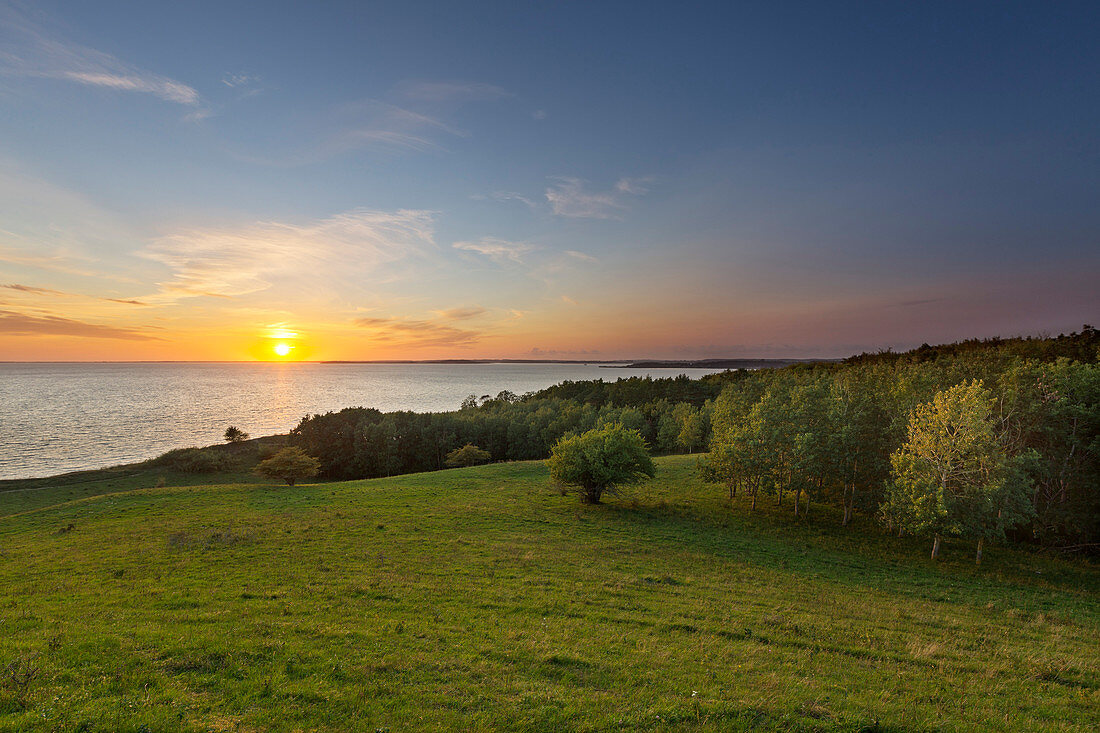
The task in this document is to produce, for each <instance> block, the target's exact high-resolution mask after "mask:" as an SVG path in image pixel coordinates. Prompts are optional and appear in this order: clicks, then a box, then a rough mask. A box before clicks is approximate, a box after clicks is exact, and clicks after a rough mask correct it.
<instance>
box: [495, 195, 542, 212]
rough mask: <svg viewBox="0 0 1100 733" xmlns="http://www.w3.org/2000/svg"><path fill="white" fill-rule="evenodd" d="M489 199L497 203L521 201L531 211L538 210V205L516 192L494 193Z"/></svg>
mask: <svg viewBox="0 0 1100 733" xmlns="http://www.w3.org/2000/svg"><path fill="white" fill-rule="evenodd" d="M489 198H492V199H493V200H495V201H519V202H520V203H522V204H524V205H526V206H527V207H528V208H530V209H537V208H538V204H537V203H535V202H534V201H532V200H531V199H529V198H527V197H526V196H524V195H523V194H520V193H516V192H515V191H493V192H492V193H491V194H489Z"/></svg>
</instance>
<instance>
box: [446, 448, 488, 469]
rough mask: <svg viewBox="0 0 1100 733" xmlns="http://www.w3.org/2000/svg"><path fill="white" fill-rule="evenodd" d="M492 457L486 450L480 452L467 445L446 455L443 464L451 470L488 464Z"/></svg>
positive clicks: (478, 449) (479, 449)
mask: <svg viewBox="0 0 1100 733" xmlns="http://www.w3.org/2000/svg"><path fill="white" fill-rule="evenodd" d="M491 458H492V456H491V455H490V454H489V451H487V450H481V448H478V447H477V446H476V445H471V444H470V443H467V444H466V445H464V446H462V447H461V448H456V449H454V450H453V451H451V452H450V453H448V454H447V457H446V458H445V459H444V461H443V463H444V464H446V465H447V466H450V467H451V468H465V467H467V466H478V465H481V464H482V463H488V462H489V459H491Z"/></svg>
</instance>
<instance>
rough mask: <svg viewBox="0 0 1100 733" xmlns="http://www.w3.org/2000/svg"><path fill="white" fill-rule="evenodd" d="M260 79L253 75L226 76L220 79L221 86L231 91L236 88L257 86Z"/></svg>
mask: <svg viewBox="0 0 1100 733" xmlns="http://www.w3.org/2000/svg"><path fill="white" fill-rule="evenodd" d="M260 81H262V80H261V79H260V77H258V76H254V75H253V74H226V75H225V76H223V77H222V84H225V85H226V86H227V87H229V88H231V89H235V88H237V87H250V86H254V85H256V84H259V83H260Z"/></svg>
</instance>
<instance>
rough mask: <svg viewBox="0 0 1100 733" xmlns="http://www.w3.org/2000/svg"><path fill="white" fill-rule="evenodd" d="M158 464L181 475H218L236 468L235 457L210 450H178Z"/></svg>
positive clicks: (170, 453)
mask: <svg viewBox="0 0 1100 733" xmlns="http://www.w3.org/2000/svg"><path fill="white" fill-rule="evenodd" d="M157 463H158V464H159V465H162V466H164V467H166V468H169V469H171V470H173V471H179V472H180V473H217V472H219V471H230V470H233V469H234V468H235V467H236V461H234V459H233V456H231V455H229V454H227V453H224V452H222V451H218V450H211V449H209V448H177V449H175V450H170V451H168V452H167V453H165V454H164V455H163V456H161V457H160V458H158V459H157Z"/></svg>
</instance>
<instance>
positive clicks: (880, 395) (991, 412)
mask: <svg viewBox="0 0 1100 733" xmlns="http://www.w3.org/2000/svg"><path fill="white" fill-rule="evenodd" d="M1059 340H1060V341H1061V344H1062V345H1063V346H1068V347H1072V353H1073V355H1074V356H1075V357H1079V358H1070V357H1067V356H1065V355H1063V354H1062V353H1060V352H1061V351H1063V350H1062V349H1060V348H1059ZM1086 345H1091V351H1090V350H1089V349H1088V348H1084V347H1085V346H1086ZM1021 347H1027V348H1028V349H1029V350H1030V351H1032V352H1034V353H1036V354H1039V356H1038V357H1036V356H1022V355H1020V353H1019V351H1020V349H1021ZM1098 348H1100V338H1098V337H1097V333H1096V331H1095V329H1092V328H1090V327H1088V326H1086V327H1085V330H1084V331H1083V332H1082V333H1081V334H1078V333H1074V334H1071V335H1070V336H1068V337H1067V336H1062V337H1059V339H1049V340H1045V341H1044V340H1023V339H1017V340H1011V341H1009V342H996V341H994V342H964V343H963V344H962V345H950V346H947V347H936V348H933V347H927V346H924V347H921V348H920V349H917V350H915V351H914V352H910V353H909V354H900V355H899V354H889V353H887V354H883V355H879V356H872V355H863V356H862V357H861V358H857V359H852V360H848V361H847V362H846V363H844V364H841V365H814V366H812V367H805V368H804V367H794V368H787V369H782V370H775V371H771V372H755V373H754V374H753V375H752V378H751V379H749V380H745V381H743V382H741V383H740V384H738V385H736V386H733V385H731V386H730V387H727V388H726V389H725V390H723V392H722V394H721V395H720V396H719V397H718V398H717V400H716V401H715V405H714V411H713V416H712V424H713V428H712V429H713V439H712V441H711V445H710V449H711V450H710V454H709V456H708V458H707V459H706V461H705V462H704V464H703V467H702V468H703V471H704V473H705V475H706V476H707V477H708V478H710V479H711V480H713V481H716V482H720V483H722V484H724V485H726V486H727V487H728V490H729V491H730V494H731V496H732V495H733V494H734V493H735V492H737V491H743V492H747V494H748V495H749V496H750V497H751V503H750V507H755V505H756V501H757V500H758V499H763V498H769V499H774V500H775V501H776V502H777V503H779V504H782V503H783V502H784V497H790V504H791V507H792V511H793V512H794V513H795V514H796V515H797V514H799V513H805V512H806V511H808V510H809V507H810V505H811V503H825V504H831V505H835V506H836V507H838V508H840V509H841V510H842V511H841V512H840V517H841V520H840V521H841V522H842V523H844V524H848V523H849V522H850V521H851V518H852V516H853V514H854V513H856V512H859V513H862V514H865V515H867V516H871V517H874V518H876V519H877V520H879V521H880V522H881V523H882V524H883V526H884V527H885V528H887V529H888V530H891V531H896V532H898V533H901V534H904V533H910V534H917V535H927V536H929V538H930V539H931V540H932V544H933V556H935V555H936V554H938V552H939V547H940V542H941V541H942V539H943V538H945V537H950V536H953V537H961V538H965V539H968V540H971V541H973V542H974V543H975V544H976V550H977V555H978V558H979V560H980V557H981V552H982V548H983V545H984V544H985V542H987V541H990V540H998V539H1003V538H1005V537H1011V538H1014V539H1018V540H1029V541H1035V542H1040V543H1043V544H1047V545H1055V546H1059V547H1063V548H1067V549H1093V550H1095V549H1096V547H1097V542H1098V541H1100V368H1098V367H1097V363H1096V361H1097V350H1098ZM930 351H935V352H936V354H935V356H931V357H930V356H929V352H930Z"/></svg>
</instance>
